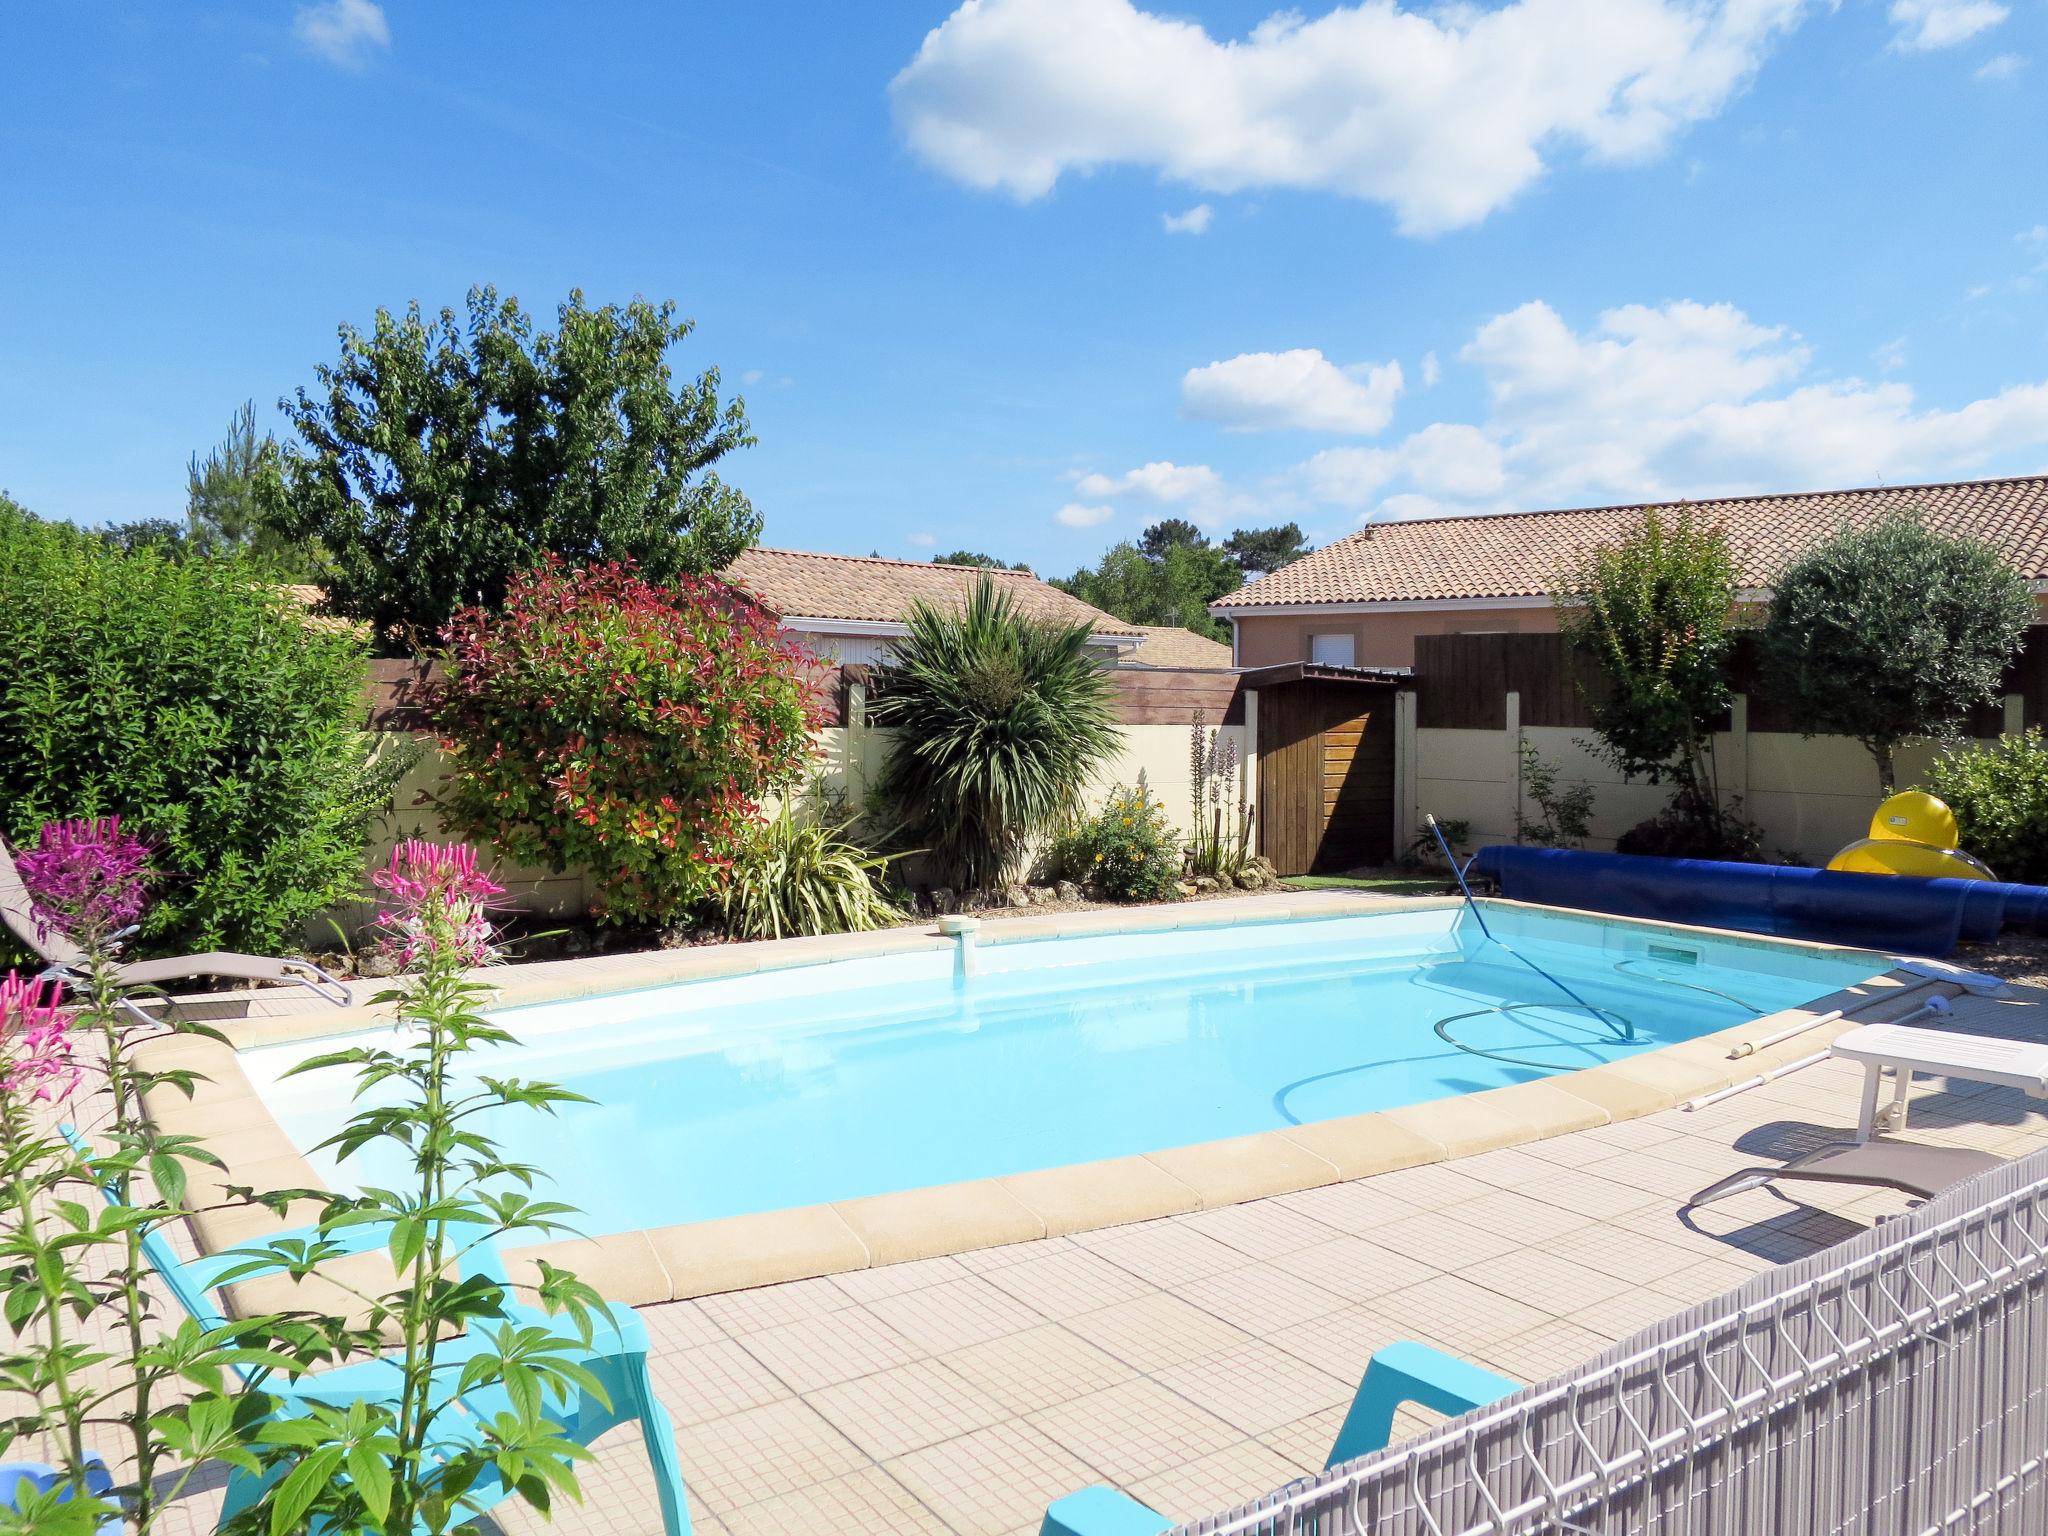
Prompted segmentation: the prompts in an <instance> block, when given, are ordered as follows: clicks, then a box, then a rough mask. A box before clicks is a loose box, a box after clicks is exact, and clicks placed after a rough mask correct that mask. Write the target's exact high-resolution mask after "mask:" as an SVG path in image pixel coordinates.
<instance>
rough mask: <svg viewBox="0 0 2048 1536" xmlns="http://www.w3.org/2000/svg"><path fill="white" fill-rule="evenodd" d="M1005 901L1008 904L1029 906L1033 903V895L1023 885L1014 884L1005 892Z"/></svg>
mask: <svg viewBox="0 0 2048 1536" xmlns="http://www.w3.org/2000/svg"><path fill="white" fill-rule="evenodd" d="M1003 902H1004V904H1005V905H1007V906H1012V907H1028V906H1030V905H1031V895H1030V893H1029V892H1028V891H1027V890H1025V888H1024V887H1023V886H1021V885H1013V886H1011V887H1009V888H1008V889H1007V890H1005V891H1004V892H1003Z"/></svg>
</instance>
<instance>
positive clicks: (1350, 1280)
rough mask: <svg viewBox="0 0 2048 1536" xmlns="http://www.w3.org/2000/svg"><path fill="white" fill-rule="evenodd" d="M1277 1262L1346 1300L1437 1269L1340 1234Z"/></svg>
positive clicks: (1406, 1283)
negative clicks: (1338, 1236)
mask: <svg viewBox="0 0 2048 1536" xmlns="http://www.w3.org/2000/svg"><path fill="white" fill-rule="evenodd" d="M1273 1262H1274V1264H1275V1265H1277V1266H1278V1267H1279V1268H1281V1269H1284V1270H1286V1271H1287V1272H1288V1273H1289V1274H1293V1275H1299V1276H1301V1278H1302V1279H1304V1280H1307V1281H1309V1282H1311V1283H1312V1284H1315V1285H1319V1286H1321V1287H1322V1288H1323V1289H1324V1290H1326V1291H1334V1292H1335V1293H1336V1294H1337V1295H1339V1296H1341V1297H1343V1298H1344V1299H1345V1300H1346V1301H1366V1300H1369V1299H1370V1298H1372V1297H1374V1296H1383V1295H1385V1294H1386V1293H1387V1292H1388V1291H1398V1290H1400V1289H1401V1288H1402V1287H1403V1286H1409V1285H1413V1284H1415V1283H1416V1282H1417V1281H1418V1280H1426V1279H1428V1278H1429V1276H1431V1275H1433V1274H1435V1273H1437V1271H1436V1270H1435V1269H1434V1268H1433V1267H1432V1266H1430V1265H1428V1264H1425V1263H1423V1262H1422V1261H1421V1260H1420V1259H1416V1258H1411V1257H1409V1256H1408V1255H1407V1254H1404V1253H1396V1252H1395V1251H1394V1250H1393V1249H1391V1248H1384V1247H1381V1246H1380V1245H1379V1244H1378V1243H1374V1242H1368V1241H1367V1240H1366V1239H1364V1238H1362V1237H1340V1238H1336V1239H1333V1240H1332V1241H1330V1242H1327V1243H1318V1244H1317V1245H1316V1246H1315V1247H1313V1248H1302V1249H1298V1250H1297V1251H1295V1252H1293V1253H1288V1254H1282V1255H1281V1256H1280V1257H1279V1258H1277V1259H1275V1260H1274V1261H1273Z"/></svg>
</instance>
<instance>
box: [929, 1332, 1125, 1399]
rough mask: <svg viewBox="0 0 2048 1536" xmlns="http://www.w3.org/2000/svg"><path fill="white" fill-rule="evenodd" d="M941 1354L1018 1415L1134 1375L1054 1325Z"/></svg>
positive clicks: (1118, 1361) (1076, 1336)
mask: <svg viewBox="0 0 2048 1536" xmlns="http://www.w3.org/2000/svg"><path fill="white" fill-rule="evenodd" d="M941 1358H942V1359H944V1361H945V1362H946V1364H947V1365H949V1366H951V1367H952V1368H953V1369H954V1370H956V1371H958V1372H959V1373H960V1374H961V1375H962V1376H964V1377H966V1378H967V1379H968V1380H969V1381H971V1382H973V1383H974V1384H975V1385H976V1386H977V1387H979V1388H981V1390H982V1391H984V1392H986V1393H987V1394H988V1395H989V1396H990V1397H992V1398H994V1399H995V1400H996V1401H997V1402H999V1403H1001V1404H1002V1405H1003V1406H1004V1407H1005V1408H1008V1409H1009V1410H1010V1411H1011V1412H1012V1413H1019V1414H1022V1413H1031V1412H1034V1411H1036V1410H1037V1409H1040V1408H1049V1407H1051V1406H1052V1405H1053V1404H1054V1403H1060V1402H1065V1401H1066V1400H1067V1399H1068V1398H1071V1397H1080V1396H1083V1395H1085V1394H1087V1393H1090V1392H1094V1391H1097V1390H1099V1389H1101V1388H1103V1387H1109V1386H1114V1385H1116V1384H1117V1383H1118V1382H1120V1381H1129V1380H1130V1379H1131V1378H1132V1377H1133V1376H1134V1375H1136V1374H1137V1372H1136V1370H1135V1368H1134V1367H1132V1366H1130V1365H1127V1364H1125V1363H1124V1362H1123V1361H1121V1360H1119V1359H1117V1358H1116V1356H1114V1355H1112V1354H1110V1353H1109V1352H1108V1351H1107V1350H1104V1349H1100V1348H1098V1347H1097V1346H1095V1345H1093V1344H1090V1343H1089V1342H1088V1341H1087V1340H1086V1339H1084V1338H1082V1337H1081V1336H1080V1335H1079V1334H1076V1333H1072V1332H1070V1331H1069V1330H1067V1329H1066V1328H1063V1327H1061V1326H1059V1325H1058V1324H1057V1323H1047V1324H1045V1325H1044V1326H1042V1327H1038V1328H1027V1329H1025V1330H1024V1331H1023V1332H1022V1333H1012V1334H1006V1335H1004V1336H1003V1337H1002V1338H1000V1339H991V1340H989V1342H988V1343H986V1344H970V1345H968V1346H967V1348H965V1349H960V1350H955V1351H954V1352H953V1353H951V1354H949V1355H945V1356H942V1357H941Z"/></svg>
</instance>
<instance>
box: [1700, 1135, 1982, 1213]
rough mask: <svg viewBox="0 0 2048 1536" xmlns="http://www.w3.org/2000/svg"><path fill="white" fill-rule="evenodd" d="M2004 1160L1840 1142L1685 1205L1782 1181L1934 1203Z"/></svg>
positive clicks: (1741, 1177) (1912, 1146)
mask: <svg viewBox="0 0 2048 1536" xmlns="http://www.w3.org/2000/svg"><path fill="white" fill-rule="evenodd" d="M2004 1161H2005V1159H2004V1158H2002V1157H1993V1156H1992V1155H1991V1154H1990V1153H1989V1152H1976V1151H1972V1150H1971V1149H1970V1148H1968V1147H1930V1146H1924V1145H1921V1144H1919V1143H1916V1142H1911V1141H1891V1140H1887V1139H1883V1138H1879V1139H1876V1140H1872V1141H1857V1142H1838V1143H1837V1144H1835V1145H1834V1146H1829V1147H1822V1148H1820V1149H1819V1150H1817V1151H1813V1152H1809V1153H1807V1154H1806V1155H1805V1156H1803V1157H1797V1158H1794V1159H1793V1160H1792V1161H1791V1162H1789V1163H1787V1164H1785V1165H1784V1166H1783V1167H1781V1168H1762V1167H1758V1168H1744V1169H1742V1170H1741V1171H1740V1172H1737V1173H1731V1174H1729V1175H1728V1177H1727V1178H1725V1179H1720V1180H1717V1181H1715V1182H1714V1183H1712V1184H1709V1185H1708V1186H1707V1187H1706V1188H1705V1189H1703V1190H1701V1191H1700V1192H1699V1193H1698V1194H1696V1195H1694V1196H1693V1197H1692V1198H1691V1199H1690V1200H1688V1201H1686V1202H1685V1203H1686V1204H1687V1205H1688V1206H1693V1205H1707V1204H1709V1203H1711V1202H1713V1201H1715V1200H1724V1199H1726V1198H1727V1197H1728V1196H1730V1195H1739V1194H1741V1193H1742V1192H1743V1191H1744V1190H1748V1189H1761V1188H1762V1187H1763V1186H1764V1185H1766V1184H1771V1183H1775V1182H1777V1181H1779V1180H1781V1179H1782V1180H1785V1181H1787V1182H1793V1183H1798V1182H1805V1183H1810V1184H1860V1185H1865V1186H1867V1187H1869V1188H1872V1189H1896V1190H1898V1191H1900V1192H1901V1193H1902V1194H1908V1195H1914V1196H1917V1197H1918V1198H1920V1199H1922V1200H1931V1199H1933V1198H1934V1197H1935V1196H1936V1195H1938V1194H1940V1193H1941V1192H1942V1191H1943V1190H1944V1189H1947V1188H1948V1187H1949V1186H1950V1185H1952V1184H1960V1183H1962V1182H1963V1180H1965V1179H1968V1178H1974V1177H1976V1175H1978V1174H1980V1173H1984V1172H1987V1171H1989V1170H1990V1169H1993V1168H1996V1167H1998V1166H1999V1165H2000V1164H2001V1163H2003V1162H2004Z"/></svg>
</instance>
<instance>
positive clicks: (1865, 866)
mask: <svg viewBox="0 0 2048 1536" xmlns="http://www.w3.org/2000/svg"><path fill="white" fill-rule="evenodd" d="M1956 842H1957V833H1956V816H1955V812H1954V811H1951V810H1950V809H1949V808H1948V807H1947V806H1946V805H1943V804H1942V803H1941V802H1940V801H1939V800H1937V799H1935V798H1934V796H1932V795H1930V794H1928V793H1927V792H1926V791H1925V790H1921V789H1909V790H1906V791H1904V792H1903V793H1901V794H1896V795H1893V796H1892V797H1891V799H1889V800H1887V801H1885V803H1884V804H1883V805H1880V806H1879V807H1878V808H1877V814H1876V815H1874V816H1872V817H1871V818H1870V835H1869V836H1868V837H1863V838H1858V839H1857V840H1856V841H1855V842H1853V843H1851V844H1850V845H1849V846H1848V847H1846V848H1844V849H1843V850H1842V851H1841V852H1840V853H1838V854H1836V855H1835V856H1834V857H1833V858H1832V859H1829V860H1828V868H1829V869H1841V870H1848V871H1849V872H1851V873H1852V874H1859V875H1921V876H1925V877H1927V878H1930V879H1932V878H1934V877H1937V876H1946V877H1948V878H1950V879H1954V880H1996V879H1997V878H1998V877H1997V876H1996V875H1994V874H1992V873H1991V870H1990V869H1989V868H1988V867H1987V866H1986V865H1985V863H1984V861H1983V860H1982V859H1978V858H1974V857H1972V856H1971V855H1970V854H1967V853H1964V852H1963V851H1962V849H1960V848H1958V847H1957V846H1956Z"/></svg>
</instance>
